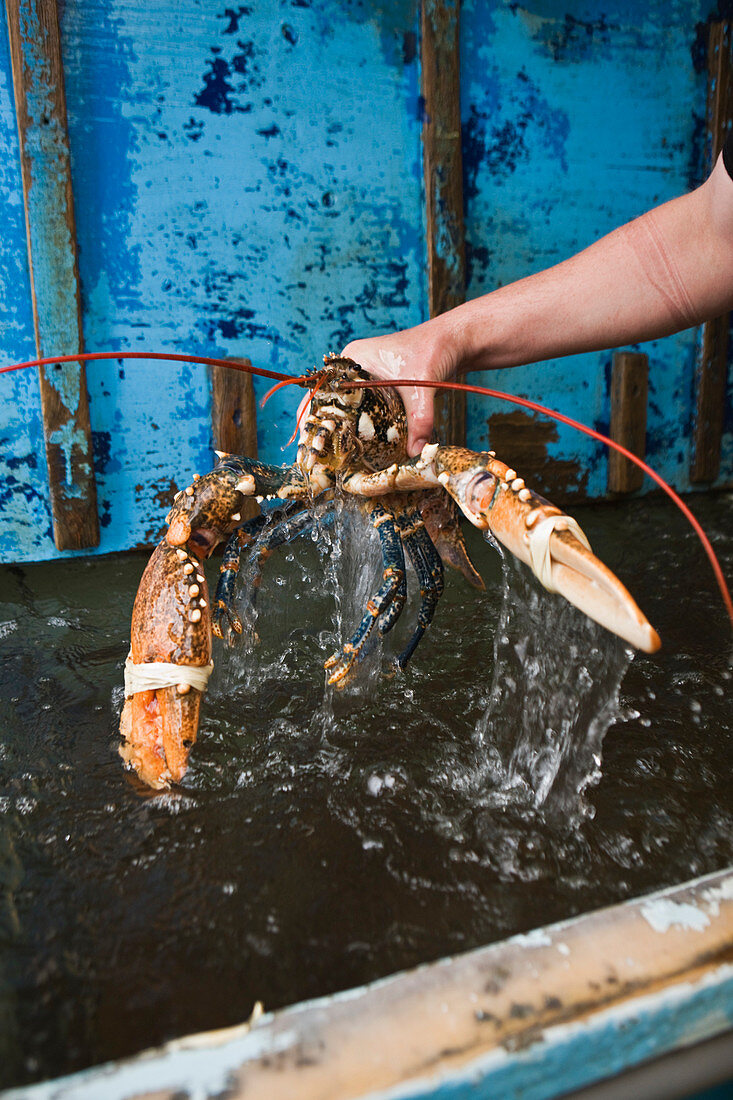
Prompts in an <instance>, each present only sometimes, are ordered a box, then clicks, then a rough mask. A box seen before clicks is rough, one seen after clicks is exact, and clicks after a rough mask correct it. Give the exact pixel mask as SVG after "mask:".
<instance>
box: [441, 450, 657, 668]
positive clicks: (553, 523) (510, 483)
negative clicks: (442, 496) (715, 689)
mask: <svg viewBox="0 0 733 1100" xmlns="http://www.w3.org/2000/svg"><path fill="white" fill-rule="evenodd" d="M433 465H434V468H435V471H436V474H437V476H438V479H439V481H440V482H441V484H442V485H443V487H444V488H445V489H446V490H447V491H448V492H449V493H450V495H451V496H452V497H453V499H454V500H455V501H456V502H457V504H458V506H459V507H460V509H461V511H462V512H463V513H464V515H465V516H467V517H468V519H470V521H471V523H473V524H474V526H476V527H479V528H481V529H483V530H486V529H488V530H490V531H491V533H492V535H494V536H495V537H496V538H497V539H498V540H499V542H501V543H502V545H504V546H506V548H507V549H508V550H510V551H511V553H512V554H514V556H515V557H517V558H519V559H520V561H523V562H524V563H525V564H526V565H528V566H529V567H530V568H531V569H532V570H533V572H534V573H535V574H536V576H537V577H538V578H539V580H540V581H541V583H542V584H544V586H545V587H546V588H548V589H549V590H550V591H557V592H559V593H560V594H561V595H562V596H564V597H565V599H566V600H568V602H569V603H571V604H573V605H574V606H575V607H577V608H579V610H581V611H583V612H584V613H585V614H586V615H587V616H588V617H589V618H591V619H593V620H594V621H595V622H597V623H600V625H601V626H604V627H605V628H606V629H607V630H610V631H612V633H614V634H617V635H618V636H619V637H620V638H623V639H624V641H626V642H629V643H630V644H631V645H633V646H635V647H636V648H637V649H642V650H644V651H645V652H646V653H654V652H656V650H658V649H659V647H660V645H661V642H660V639H659V635H658V634H657V632H656V630H654V628H653V627H652V626H651V624H650V623H649V622H648V621H647V619H646V617H645V615H644V614H643V612H642V611H641V610H640V609H639V607H638V606H637V604H636V602H635V601H634V599H633V597H632V596H631V594H630V593H629V592H628V591H627V589H626V588H625V587H624V585H623V584H622V583H621V581H620V580H619V579H618V577H616V576H615V575H614V574H613V573H612V572H611V570H610V569H608V568H607V566H605V565H604V564H603V562H602V561H600V560H599V559H598V558H597V557H596V556H595V554H593V553H592V551H591V550H590V547H588V546H586V545H584V541H587V540H585V536H584V535H583V532H582V531H581V530H580V528H579V527H578V525H577V523H576V522H575V520H573V519H572V517H571V516H566V515H565V514H564V513H563V512H561V510H560V509H559V508H556V507H555V506H554V505H553V504H549V503H548V502H547V501H546V500H544V499H543V498H542V497H540V496H538V495H537V494H536V493H534V492H532V490H531V489H529V488H527V486H526V485H525V483H524V480H523V478H521V477H518V476H517V473H516V471H515V470H512V469H510V468H509V467H508V466H507V465H506V463H504V462H501V461H499V459H497V458H495V457H494V456H493V454H487V453H484V454H477V453H476V452H474V451H467V450H464V449H463V448H460V447H440V448H439V449H438V452H437V454H436V455H435V457H434V459H433Z"/></svg>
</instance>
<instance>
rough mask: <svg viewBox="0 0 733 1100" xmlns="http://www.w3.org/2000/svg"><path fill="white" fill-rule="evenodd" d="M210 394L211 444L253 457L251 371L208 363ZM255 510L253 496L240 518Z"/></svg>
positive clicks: (254, 429)
mask: <svg viewBox="0 0 733 1100" xmlns="http://www.w3.org/2000/svg"><path fill="white" fill-rule="evenodd" d="M232 362H234V363H243V364H245V365H246V366H251V365H252V364H251V363H250V361H249V359H233V360H232ZM211 397H212V400H211V427H212V434H213V437H214V448H215V449H216V450H217V451H226V452H227V453H228V454H237V455H249V457H250V458H257V403H256V401H255V391H254V385H253V382H252V375H251V374H246V373H245V372H244V371H237V370H228V369H227V368H226V367H211ZM259 510H260V508H259V505H258V504H257V501H256V500H255V499H254V497H253V498H252V499H251V500H247V501H245V505H244V508H243V509H242V513H241V515H242V519H245V520H246V519H252V518H253V517H254V516H256V515H258V514H259Z"/></svg>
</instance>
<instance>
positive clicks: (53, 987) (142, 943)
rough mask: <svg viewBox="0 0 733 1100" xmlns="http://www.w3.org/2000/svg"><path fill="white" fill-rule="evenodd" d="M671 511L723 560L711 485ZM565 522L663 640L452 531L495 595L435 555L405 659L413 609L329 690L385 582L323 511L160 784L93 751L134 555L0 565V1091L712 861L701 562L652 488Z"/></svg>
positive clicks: (720, 735) (724, 517)
mask: <svg viewBox="0 0 733 1100" xmlns="http://www.w3.org/2000/svg"><path fill="white" fill-rule="evenodd" d="M694 507H695V510H696V511H697V512H698V514H699V516H700V518H701V519H702V521H703V523H704V524H705V525H706V527H707V528H708V530H709V533H710V534H711V536H712V537H713V539H714V541H715V542H716V545H717V547H718V549H719V551H720V552H721V557H722V559H723V567H724V569H725V571H726V573H727V575H728V576H730V575H731V573H732V572H733V498H731V497H721V496H718V497H711V498H708V499H704V500H703V499H695V501H694ZM578 518H579V519H580V521H581V523H582V525H583V526H584V528H585V529H586V531H587V533H588V534H589V536H590V538H591V542H592V544H593V545H594V547H596V548H597V549H598V550H599V551H600V554H601V556H602V557H603V558H604V559H605V560H606V561H607V562H608V563H609V564H610V565H611V566H612V567H613V568H615V569H616V571H617V572H618V573H619V574H620V575H621V576H622V577H623V578H627V579H632V580H633V589H634V592H635V594H636V595H637V597H638V599H639V602H640V603H641V605H642V606H643V607H644V609H645V611H646V612H647V613H648V615H649V618H650V619H651V621H652V622H653V623H654V625H655V626H656V627H657V628H658V629H659V631H660V634H661V636H662V639H663V642H664V649H663V650H662V652H661V653H660V654H657V655H655V656H654V657H647V656H644V655H636V656H635V658H634V660H633V662H632V663H631V664H630V665H629V664H628V661H629V658H628V655H627V653H626V650H625V647H624V646H623V645H622V644H621V643H618V642H616V640H614V639H612V638H610V637H609V636H608V635H606V634H605V632H603V631H601V630H600V629H597V628H596V627H594V626H593V625H592V624H589V623H588V622H587V620H585V619H584V618H583V617H582V616H580V615H578V614H577V613H575V612H574V611H573V610H571V609H568V608H567V607H566V606H564V602H563V601H561V600H559V599H558V598H557V597H549V596H547V595H545V594H538V592H537V590H536V588H535V587H534V586H533V585H532V584H530V583H529V582H528V581H527V578H526V571H524V570H523V569H518V568H517V567H515V566H513V565H511V564H507V565H506V566H505V567H504V568H505V569H506V572H507V576H508V580H509V591H510V596H509V598H508V599H506V600H505V598H504V593H505V584H504V580H503V574H502V564H501V561H500V559H499V557H498V555H497V554H496V553H495V552H494V550H492V549H491V548H490V547H488V546H486V545H485V544H484V543H483V541H482V539H481V537H480V536H479V535H478V533H471V534H472V538H471V549H472V553H473V554H474V556H475V559H476V560H477V563H478V565H479V568H480V569H481V572H482V574H483V576H484V578H485V580H486V581H487V593H486V594H485V595H481V594H476V593H475V592H474V591H473V590H472V589H470V588H469V587H468V586H467V585H466V584H465V583H464V582H463V581H462V579H461V578H460V577H454V576H453V575H452V574H451V576H450V577H449V578H448V583H447V585H446V594H445V596H444V597H443V600H442V601H441V604H440V605H439V608H438V612H437V615H436V619H435V622H434V624H433V626H432V627H431V629H430V631H429V633H428V635H427V636H426V638H425V639H424V641H423V643H422V644H421V646H420V648H419V649H418V651H417V654H416V656H415V659H414V661H413V663H412V665H411V666H410V667H408V669H407V671H406V672H405V673H397V674H396V673H395V672H394V666H393V655H394V653H395V652H397V651H398V649H399V642H400V641H403V642H404V640H405V637H406V636H409V630H410V629H411V625H412V621H413V619H412V616H413V615H414V604H413V605H408V608H407V609H406V611H405V614H404V620H405V621H404V623H403V624H402V625H401V627H400V626H398V627H397V628H396V629H395V633H397V632H398V631H400V629H401V634H400V637H398V638H395V639H394V642H393V641H392V640H391V639H389V640H388V641H387V643H386V644H385V645H384V646H381V645H378V646H376V647H375V649H374V651H373V653H372V654H371V655H370V657H369V659H368V661H367V662H365V665H364V667H363V669H362V670H361V671H360V674H359V677H358V679H357V682H356V684H355V685H353V686H352V687H351V688H349V689H348V690H347V691H345V692H341V693H334V692H333V691H332V689H330V688H326V687H325V686H324V675H323V669H322V665H323V661H324V660H325V658H326V657H328V656H329V655H330V653H331V652H332V651H333V649H334V648H335V646H336V643H337V639H338V638H339V637H340V639H341V640H342V641H343V640H344V639H345V638H347V637H348V636H349V634H350V633H351V631H352V630H353V629H354V627H355V625H356V623H357V622H358V620H359V617H360V614H361V608H362V606H363V602H364V600H365V598H366V595H367V594H368V592H369V590H370V586H371V584H372V580H373V578H374V577H375V576H376V575H378V574H379V572H380V564H379V552H378V545H377V542H376V540H375V538H374V536H373V534H370V533H368V532H367V533H366V537H365V536H364V533H363V532H362V533H359V532H358V531H355V530H354V529H353V528H352V526H351V524H350V523H349V519H348V517H347V516H342V517H340V518H337V523H336V527H335V529H334V530H335V531H336V532H337V533H338V535H339V537H338V538H335V537H334V530H332V529H331V528H329V527H325V528H324V529H323V532H322V535H323V538H324V539H326V540H328V539H330V540H331V543H330V547H329V549H328V551H327V552H326V554H325V556H323V557H322V556H321V555H320V554H319V551H318V548H317V546H316V544H315V543H314V542H313V541H312V540H311V538H310V537H309V536H305V537H303V538H301V539H300V540H298V542H297V543H295V544H294V545H293V546H292V547H289V548H284V549H283V550H280V551H278V552H276V553H275V554H274V555H273V557H272V558H271V559H270V561H269V562H268V563H267V565H266V568H265V575H264V580H263V584H262V588H261V591H260V594H259V597H258V603H257V609H256V611H255V612H254V613H253V614H251V616H250V634H249V637H248V638H246V639H245V644H244V645H243V646H242V647H241V649H240V650H230V651H226V650H223V649H222V648H221V647H219V648H218V650H217V654H216V658H215V659H216V661H217V668H216V671H215V674H214V678H213V679H212V684H211V691H210V697H209V699H208V701H207V708H206V716H205V718H204V721H203V725H202V731H201V735H200V741H199V743H198V745H197V747H196V750H195V753H194V757H193V762H192V767H191V769H190V772H189V775H188V776H187V777H186V782H185V786H184V789H183V790H182V791H180V792H178V793H176V794H158V795H148V796H142V795H141V794H140V792H139V790H138V789H137V788H136V787H135V785H134V784H133V783H131V782H130V781H129V780H128V778H127V777H126V775H125V773H124V772H123V771H122V769H121V765H120V761H119V759H118V757H117V755H116V744H117V740H116V722H117V716H118V712H119V707H120V705H121V686H120V685H121V683H122V671H121V670H122V664H123V662H124V658H125V655H126V652H127V647H128V637H129V633H128V632H129V616H130V609H131V606H132V599H133V596H134V592H135V589H136V587H137V582H138V580H139V576H140V573H141V571H142V568H143V565H144V555H141V554H130V555H118V556H114V557H111V558H106V559H90V560H88V561H76V560H75V561H69V562H65V563H54V564H46V565H33V566H23V567H4V568H2V569H1V570H0V1084H2V1085H8V1084H12V1083H17V1082H24V1081H30V1080H34V1079H38V1078H41V1077H45V1076H51V1075H56V1074H60V1073H65V1072H69V1071H71V1070H73V1069H78V1068H81V1067H83V1066H85V1065H89V1064H92V1063H95V1062H99V1061H103V1060H106V1059H109V1058H114V1057H119V1056H122V1055H125V1054H129V1053H132V1052H134V1051H136V1050H139V1049H142V1048H143V1047H147V1046H149V1045H152V1044H154V1043H158V1042H161V1041H163V1040H165V1039H168V1038H171V1037H173V1036H175V1035H178V1034H183V1033H187V1032H191V1031H195V1030H199V1029H204V1028H213V1027H219V1026H225V1025H227V1024H231V1023H234V1022H237V1021H240V1020H241V1019H243V1018H244V1017H246V1016H247V1015H248V1014H249V1013H250V1011H251V1009H252V1005H253V1003H254V1001H255V1000H262V1001H263V1002H264V1004H265V1007H266V1008H268V1009H271V1008H276V1007H278V1006H281V1005H285V1004H289V1003H293V1002H295V1001H298V1000H302V999H304V998H307V997H313V996H317V995H321V994H325V993H329V992H332V991H335V990H337V989H343V988H347V987H349V986H353V985H357V984H360V983H362V982H364V981H368V980H371V979H373V978H376V977H379V976H381V975H384V974H387V973H391V972H394V971H395V970H398V969H402V968H404V967H408V966H412V965H414V964H416V963H419V962H422V961H426V960H429V959H434V958H437V957H439V956H441V955H445V954H448V953H451V952H455V951H462V950H466V949H469V948H471V947H474V946H478V945H480V944H485V943H489V942H491V941H493V940H496V939H500V938H503V937H504V936H507V935H510V934H512V933H515V932H520V931H526V930H528V929H530V928H533V927H536V926H537V925H538V924H544V923H547V922H550V921H554V920H558V919H561V918H564V917H568V916H571V915H573V914H575V913H578V912H582V911H585V910H588V909H592V908H595V907H598V906H600V905H604V904H608V903H611V902H614V901H617V900H620V899H622V898H626V897H630V896H634V895H636V894H639V893H644V892H648V891H651V890H653V889H656V888H658V887H660V886H662V885H665V884H670V883H675V882H680V881H684V880H685V879H688V878H690V877H692V876H695V875H699V874H702V873H705V872H708V871H712V870H715V869H718V868H720V867H723V866H727V865H729V864H731V863H733V858H732V857H733V828H732V825H733V799H732V796H731V784H730V771H729V760H730V750H731V739H732V737H731V731H732V729H733V720H732V716H731V706H730V699H731V682H732V681H731V676H732V674H733V653H732V648H731V635H730V631H729V628H728V626H727V622H726V619H725V617H724V612H723V611H722V609H721V607H720V603H719V599H718V597H717V594H716V589H715V586H714V581H713V580H712V576H711V575H710V573H709V569H708V566H707V563H706V561H705V559H704V558H703V556H702V552H701V551H700V550H699V548H698V545H697V543H696V540H695V539H694V536H693V535H692V534H691V533H689V532H688V531H687V529H686V528H685V526H684V524H683V522H682V520H681V519H678V518H677V516H676V515H675V514H673V512H672V510H671V508H669V507H667V505H666V503H663V502H655V501H639V502H634V503H633V504H631V505H619V506H610V507H603V508H597V509H593V508H590V509H585V510H578ZM216 568H217V566H216V563H214V565H213V566H212V569H211V572H210V576H211V577H212V578H213V577H214V576H215V572H216ZM337 576H339V577H341V578H342V579H343V578H346V584H345V587H344V589H343V590H337V589H335V578H336V577H337ZM240 598H244V590H242V593H241V595H240ZM255 633H256V634H257V635H259V642H255V640H254V634H255ZM624 672H625V675H624ZM622 677H623V679H622ZM619 683H620V689H619ZM604 734H605V737H604ZM601 757H602V762H601Z"/></svg>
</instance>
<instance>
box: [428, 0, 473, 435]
mask: <svg viewBox="0 0 733 1100" xmlns="http://www.w3.org/2000/svg"><path fill="white" fill-rule="evenodd" d="M459 8H460V4H459V0H422V96H423V101H424V110H425V116H424V121H423V134H422V137H423V167H424V174H425V216H426V225H427V250H428V297H429V310H430V316H431V317H435V316H436V315H437V314H439V313H444V312H445V311H446V310H448V309H453V308H454V306H457V305H460V303H461V302H463V301H464V300H465V295H466V245H465V233H464V225H463V164H462V157H461V111H460V53H459ZM435 425H436V430H437V431H438V434H439V435H440V437H441V438H442V439H444V440H445V441H447V442H449V443H458V444H461V443H464V442H465V439H466V395H465V394H464V393H444V394H438V395H437V396H436V402H435Z"/></svg>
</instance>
